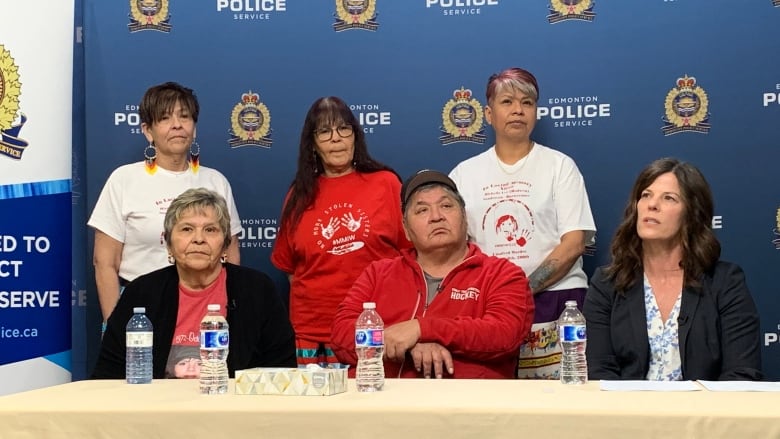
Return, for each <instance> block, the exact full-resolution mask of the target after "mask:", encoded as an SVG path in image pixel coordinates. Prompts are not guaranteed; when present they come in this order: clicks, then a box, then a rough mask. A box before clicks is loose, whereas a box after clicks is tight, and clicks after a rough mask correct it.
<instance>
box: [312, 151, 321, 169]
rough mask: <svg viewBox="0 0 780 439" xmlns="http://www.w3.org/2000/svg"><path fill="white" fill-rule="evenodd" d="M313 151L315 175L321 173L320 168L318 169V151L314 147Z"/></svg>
mask: <svg viewBox="0 0 780 439" xmlns="http://www.w3.org/2000/svg"><path fill="white" fill-rule="evenodd" d="M311 153H312V155H313V156H314V175H317V174H319V173H320V170H319V169H317V151H315V150H313V149H312V150H311Z"/></svg>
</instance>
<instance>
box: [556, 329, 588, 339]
mask: <svg viewBox="0 0 780 439" xmlns="http://www.w3.org/2000/svg"><path fill="white" fill-rule="evenodd" d="M560 337H561V340H560V341H562V342H564V341H586V340H587V333H586V332H585V325H564V326H561V332H560Z"/></svg>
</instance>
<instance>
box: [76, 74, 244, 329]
mask: <svg viewBox="0 0 780 439" xmlns="http://www.w3.org/2000/svg"><path fill="white" fill-rule="evenodd" d="M138 112H139V116H140V118H141V129H142V130H143V134H144V136H145V137H146V140H147V141H148V142H149V143H148V145H147V146H145V147H144V149H143V157H144V160H142V161H139V162H135V163H130V164H127V165H123V166H120V167H119V168H117V169H115V170H114V172H113V173H111V176H110V177H108V181H107V182H106V184H105V186H103V190H102V192H101V193H100V197H99V198H98V201H97V204H95V209H94V210H93V211H92V216H91V217H90V218H89V222H87V224H88V225H89V226H90V227H92V228H94V229H95V248H94V257H93V260H94V264H95V282H96V283H97V291H98V299H99V300H100V310H101V312H102V314H103V328H104V330H105V322H106V321H107V320H108V316H109V315H111V312H112V311H113V309H114V306H115V305H116V303H117V300H119V294H120V289H121V288H122V287H124V285H125V284H127V283H128V282H130V281H132V280H134V279H135V278H136V277H138V276H140V275H142V274H146V273H148V272H150V271H154V270H157V269H159V268H162V267H165V266H167V265H170V262H168V251H167V249H166V247H165V242H164V240H163V219H164V218H165V212H166V210H167V208H168V205H169V204H170V203H171V200H173V199H174V198H176V197H177V196H178V195H179V194H181V193H182V192H184V191H185V190H187V189H190V188H195V187H205V188H207V189H211V190H214V191H216V192H217V193H218V194H220V195H221V196H222V197H224V198H225V200H227V203H228V206H229V209H230V217H231V224H230V234H231V235H232V236H233V239H232V240H231V243H230V246H229V247H228V249H227V253H226V254H227V260H228V261H230V262H231V263H234V264H239V263H240V256H239V250H238V239H237V235H238V233H240V232H241V220H240V219H239V217H238V210H237V209H236V204H235V202H234V201H233V190H232V189H231V187H230V183H228V181H227V179H226V178H225V176H223V175H222V174H221V173H220V172H219V171H217V170H215V169H211V168H207V167H205V166H200V164H199V155H200V146H198V143H197V142H196V141H195V137H196V135H197V122H198V114H199V112H200V105H199V104H198V98H197V97H196V96H195V93H194V92H193V91H192V89H189V88H187V87H184V86H182V85H180V84H177V83H175V82H166V83H164V84H160V85H156V86H154V87H151V88H149V89H148V90H147V91H146V93H145V94H144V96H143V99H142V100H141V104H140V106H139V111H138ZM140 152H141V151H139V153H140ZM139 155H140V154H139Z"/></svg>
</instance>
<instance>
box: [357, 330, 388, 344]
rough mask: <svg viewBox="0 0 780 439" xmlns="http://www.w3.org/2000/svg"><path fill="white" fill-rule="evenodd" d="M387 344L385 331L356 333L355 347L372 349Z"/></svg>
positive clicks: (358, 331)
mask: <svg viewBox="0 0 780 439" xmlns="http://www.w3.org/2000/svg"><path fill="white" fill-rule="evenodd" d="M384 344H385V331H384V329H358V330H356V331H355V346H356V347H363V348H370V347H381V346H384Z"/></svg>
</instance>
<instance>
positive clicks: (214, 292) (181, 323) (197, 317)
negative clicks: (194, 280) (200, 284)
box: [165, 267, 227, 378]
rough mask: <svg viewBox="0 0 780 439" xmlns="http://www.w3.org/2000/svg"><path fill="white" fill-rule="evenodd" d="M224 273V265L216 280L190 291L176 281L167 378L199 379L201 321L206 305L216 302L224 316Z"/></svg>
mask: <svg viewBox="0 0 780 439" xmlns="http://www.w3.org/2000/svg"><path fill="white" fill-rule="evenodd" d="M226 279H227V273H226V271H225V268H224V267H222V270H221V271H220V272H219V275H218V276H217V279H216V280H215V281H214V282H212V284H211V285H209V286H208V287H206V288H205V289H203V290H199V291H193V290H190V289H188V288H186V287H184V286H183V285H182V284H179V313H178V315H177V316H176V329H174V331H173V343H172V344H171V351H170V353H169V354H168V362H167V364H166V365H165V376H166V378H198V375H199V372H200V321H201V320H202V319H203V316H205V315H206V312H207V311H206V310H207V307H208V305H209V304H211V303H217V304H219V312H220V314H222V315H223V316H226V315H227V309H226V307H227V287H226Z"/></svg>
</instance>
